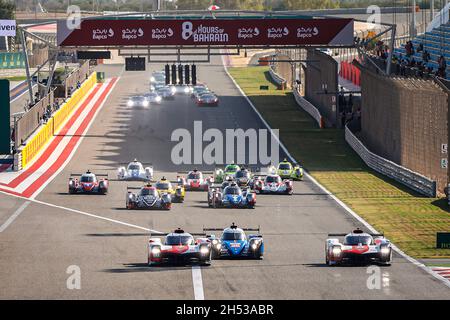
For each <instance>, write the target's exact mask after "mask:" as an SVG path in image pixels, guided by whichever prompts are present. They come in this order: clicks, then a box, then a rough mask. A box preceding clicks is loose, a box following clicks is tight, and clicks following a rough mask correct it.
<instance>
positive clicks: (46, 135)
mask: <svg viewBox="0 0 450 320" xmlns="http://www.w3.org/2000/svg"><path fill="white" fill-rule="evenodd" d="M96 83H97V75H96V73H93V74H91V76H90V77H89V78H88V79H87V80H86V81H85V82H84V83H83V84H82V85H81V87H80V88H79V89H78V90H76V91H75V92H74V93H73V94H72V96H71V97H70V99H68V100H67V101H66V103H64V105H62V106H61V108H60V109H59V110H58V111H56V112H55V114H54V115H53V117H52V118H50V119H49V120H48V121H47V123H46V124H44V125H43V126H41V128H39V129H38V132H37V133H36V134H35V135H34V136H33V137H32V138H31V139H30V140H29V141H28V142H26V145H25V147H23V149H22V150H21V168H19V169H24V168H26V166H27V165H28V164H29V163H30V162H31V161H32V160H33V158H34V157H35V156H36V155H37V154H38V153H39V151H40V150H41V149H42V148H43V147H44V146H45V145H46V144H47V142H48V141H49V140H50V139H51V138H52V137H53V135H54V133H55V132H58V130H59V129H60V128H61V126H62V124H63V123H65V122H66V120H67V119H68V117H69V116H70V115H71V114H72V112H73V111H74V110H75V109H76V107H77V106H78V104H79V103H80V102H81V100H82V99H83V98H84V97H85V96H86V94H87V93H88V92H89V91H90V90H91V89H92V88H93V87H94V85H95V84H96Z"/></svg>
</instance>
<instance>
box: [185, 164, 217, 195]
mask: <svg viewBox="0 0 450 320" xmlns="http://www.w3.org/2000/svg"><path fill="white" fill-rule="evenodd" d="M177 181H178V184H179V185H182V186H184V188H185V190H187V191H207V190H208V188H209V186H210V185H211V184H212V183H213V182H214V178H213V177H212V176H210V177H207V178H205V177H204V176H203V173H202V172H201V171H198V170H197V169H194V170H192V171H189V172H188V174H187V176H186V178H184V177H177Z"/></svg>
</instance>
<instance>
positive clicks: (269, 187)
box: [252, 174, 294, 195]
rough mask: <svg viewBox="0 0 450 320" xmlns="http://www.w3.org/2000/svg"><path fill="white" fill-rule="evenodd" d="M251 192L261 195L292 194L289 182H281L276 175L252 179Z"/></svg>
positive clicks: (291, 186)
mask: <svg viewBox="0 0 450 320" xmlns="http://www.w3.org/2000/svg"><path fill="white" fill-rule="evenodd" d="M252 185H253V190H254V191H255V192H256V193H261V194H288V195H292V194H293V193H294V189H293V184H292V181H291V180H287V179H285V180H282V179H281V177H280V176H279V175H277V174H269V175H266V176H265V177H261V176H255V177H254V178H253V182H252Z"/></svg>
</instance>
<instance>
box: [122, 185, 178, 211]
mask: <svg viewBox="0 0 450 320" xmlns="http://www.w3.org/2000/svg"><path fill="white" fill-rule="evenodd" d="M133 189H137V190H139V191H138V192H137V193H133V192H131V191H130V190H133ZM171 207H172V200H171V197H170V195H169V194H168V193H160V192H158V190H156V188H155V187H153V186H152V185H151V184H147V185H145V186H143V187H141V188H139V187H138V188H136V187H127V199H126V208H127V209H130V210H131V209H147V210H149V209H156V210H158V209H159V210H170V208H171Z"/></svg>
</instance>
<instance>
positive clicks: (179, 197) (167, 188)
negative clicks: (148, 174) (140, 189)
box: [155, 177, 185, 202]
mask: <svg viewBox="0 0 450 320" xmlns="http://www.w3.org/2000/svg"><path fill="white" fill-rule="evenodd" d="M155 187H156V190H158V192H159V193H160V194H163V193H167V194H169V195H170V197H171V199H172V202H183V201H184V195H185V190H184V186H180V185H177V184H175V185H172V183H171V182H170V181H169V180H167V179H166V178H165V177H162V178H161V180H159V181H158V182H156V183H155Z"/></svg>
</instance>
